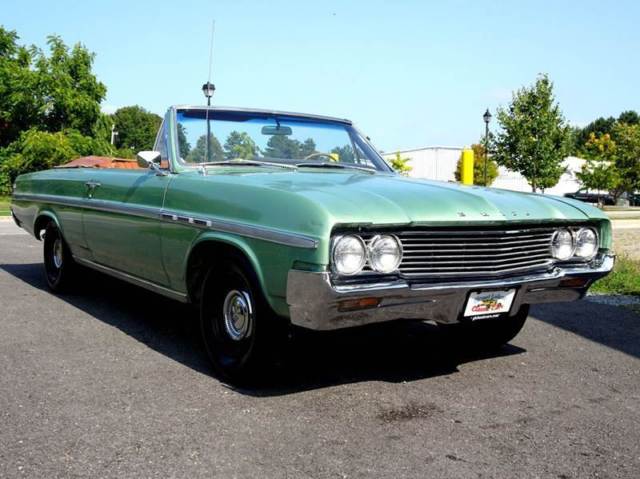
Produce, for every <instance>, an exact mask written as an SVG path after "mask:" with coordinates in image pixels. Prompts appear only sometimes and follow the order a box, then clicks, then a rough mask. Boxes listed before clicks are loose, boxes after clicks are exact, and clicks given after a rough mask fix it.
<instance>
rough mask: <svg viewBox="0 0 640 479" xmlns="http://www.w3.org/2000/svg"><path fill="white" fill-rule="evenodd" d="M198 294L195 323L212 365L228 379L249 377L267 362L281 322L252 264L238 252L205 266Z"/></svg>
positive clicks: (281, 333) (280, 335) (281, 335)
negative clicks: (263, 293)
mask: <svg viewBox="0 0 640 479" xmlns="http://www.w3.org/2000/svg"><path fill="white" fill-rule="evenodd" d="M200 298H201V299H200V329H201V333H202V339H203V342H204V345H205V349H206V351H207V355H208V356H209V359H210V360H211V364H212V366H213V368H214V370H215V371H216V373H217V374H218V375H219V376H220V377H221V378H223V379H224V380H227V381H229V382H231V383H235V384H251V383H255V382H256V381H257V379H258V378H259V375H260V373H265V372H267V371H268V370H269V367H270V366H272V365H273V363H274V360H275V353H276V352H278V351H279V350H280V347H281V345H282V342H283V341H284V340H285V339H286V336H287V332H286V331H287V327H286V323H285V322H284V320H282V318H278V317H277V316H276V315H275V313H273V312H272V310H271V308H270V307H269V305H268V304H267V302H266V300H265V299H264V297H263V295H262V293H261V290H260V288H259V286H258V281H257V278H256V277H255V273H254V272H253V269H252V268H251V267H249V266H248V265H247V264H246V261H244V260H243V259H242V258H233V259H230V260H227V261H224V262H223V263H218V264H216V265H215V266H212V267H210V268H209V270H208V272H207V273H206V275H205V278H204V281H203V284H202V292H201V295H200ZM247 307H248V308H247ZM234 308H236V309H234ZM225 311H226V312H227V316H226V317H225ZM236 313H237V314H236ZM236 320H237V321H236ZM247 320H248V321H247Z"/></svg>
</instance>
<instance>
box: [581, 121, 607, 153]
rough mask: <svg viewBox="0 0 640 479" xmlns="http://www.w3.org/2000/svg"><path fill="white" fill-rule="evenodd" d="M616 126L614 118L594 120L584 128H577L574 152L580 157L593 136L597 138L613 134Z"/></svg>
mask: <svg viewBox="0 0 640 479" xmlns="http://www.w3.org/2000/svg"><path fill="white" fill-rule="evenodd" d="M615 124H616V119H615V118H614V117H612V116H610V117H609V118H604V117H600V118H597V119H595V120H593V121H592V122H591V123H589V124H588V125H587V126H585V127H584V128H577V129H576V132H575V136H574V145H575V148H574V152H575V153H576V154H578V155H580V154H584V147H585V145H586V144H587V142H588V141H589V138H590V137H591V134H592V133H593V134H594V135H596V136H599V135H605V134H607V133H608V134H611V131H612V130H613V125H615Z"/></svg>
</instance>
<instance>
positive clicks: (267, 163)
mask: <svg viewBox="0 0 640 479" xmlns="http://www.w3.org/2000/svg"><path fill="white" fill-rule="evenodd" d="M225 165H242V166H276V167H278V168H288V169H293V170H295V169H297V168H298V167H297V166H296V165H289V164H287V163H275V162H271V161H258V160H243V159H242V158H238V159H235V160H224V161H208V162H206V163H197V166H225Z"/></svg>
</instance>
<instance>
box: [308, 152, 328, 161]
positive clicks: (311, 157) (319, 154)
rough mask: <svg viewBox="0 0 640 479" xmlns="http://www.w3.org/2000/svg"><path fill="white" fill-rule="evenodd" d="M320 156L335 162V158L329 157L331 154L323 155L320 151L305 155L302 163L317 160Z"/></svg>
mask: <svg viewBox="0 0 640 479" xmlns="http://www.w3.org/2000/svg"><path fill="white" fill-rule="evenodd" d="M321 156H324V157H326V158H329V161H336V159H335V157H333V156H331V154H329V153H323V152H321V151H316V152H315V153H311V154H310V155H307V156H305V157H304V158H303V160H304V161H307V160H311V159H313V158H319V157H321Z"/></svg>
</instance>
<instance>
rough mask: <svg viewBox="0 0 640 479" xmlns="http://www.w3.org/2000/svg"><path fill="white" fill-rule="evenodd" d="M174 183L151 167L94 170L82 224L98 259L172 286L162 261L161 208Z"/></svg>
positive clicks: (128, 272) (127, 271)
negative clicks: (169, 187) (169, 188)
mask: <svg viewBox="0 0 640 479" xmlns="http://www.w3.org/2000/svg"><path fill="white" fill-rule="evenodd" d="M170 181H171V177H170V176H169V175H158V174H156V173H155V172H154V171H152V170H146V169H132V170H128V169H103V170H95V171H94V172H93V175H92V177H91V179H90V180H89V181H88V182H87V200H86V208H85V212H84V215H83V224H84V232H85V238H86V243H87V245H88V247H89V249H90V251H91V255H92V258H93V259H92V260H93V261H94V262H95V263H98V264H100V265H103V266H107V267H109V268H113V269H116V270H118V271H120V272H124V273H127V274H130V275H132V276H135V277H137V278H142V279H145V280H148V281H152V282H154V283H157V284H161V285H166V284H168V279H167V275H166V273H165V272H164V267H163V264H162V254H161V246H162V242H161V238H160V234H161V224H160V210H161V208H162V203H163V199H164V194H165V191H166V188H167V186H168V184H169V182H170Z"/></svg>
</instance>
